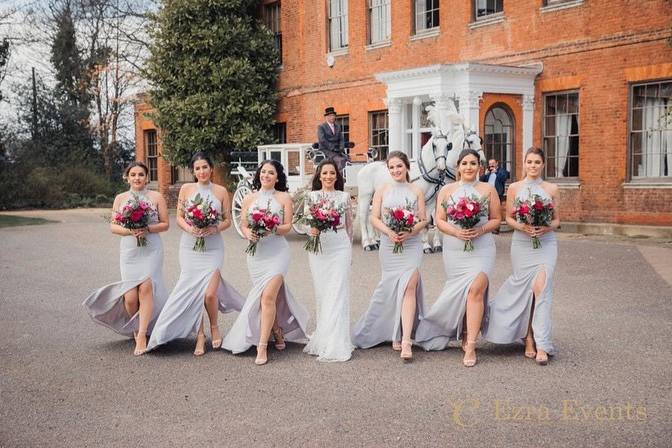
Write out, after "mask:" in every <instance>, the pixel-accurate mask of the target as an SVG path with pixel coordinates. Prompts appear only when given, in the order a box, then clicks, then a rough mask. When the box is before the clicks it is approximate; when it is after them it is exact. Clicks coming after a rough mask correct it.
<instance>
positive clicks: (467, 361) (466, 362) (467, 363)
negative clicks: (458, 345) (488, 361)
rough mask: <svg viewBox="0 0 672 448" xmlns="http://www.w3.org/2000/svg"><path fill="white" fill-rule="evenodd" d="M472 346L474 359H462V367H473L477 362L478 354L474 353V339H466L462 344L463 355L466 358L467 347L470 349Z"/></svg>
mask: <svg viewBox="0 0 672 448" xmlns="http://www.w3.org/2000/svg"><path fill="white" fill-rule="evenodd" d="M472 347H473V350H474V359H464V358H463V359H462V364H463V365H464V367H474V366H475V365H476V363H477V362H478V356H477V355H476V341H467V343H466V344H464V356H465V358H466V356H467V349H470V348H472Z"/></svg>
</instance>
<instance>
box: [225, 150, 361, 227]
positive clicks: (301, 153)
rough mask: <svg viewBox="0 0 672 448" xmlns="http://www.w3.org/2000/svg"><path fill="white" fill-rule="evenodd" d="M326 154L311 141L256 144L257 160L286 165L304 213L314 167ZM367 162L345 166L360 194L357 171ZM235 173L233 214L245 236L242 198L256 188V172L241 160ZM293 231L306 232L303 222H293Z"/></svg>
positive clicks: (290, 184)
mask: <svg viewBox="0 0 672 448" xmlns="http://www.w3.org/2000/svg"><path fill="white" fill-rule="evenodd" d="M323 158H324V154H323V153H322V152H321V151H319V150H316V149H314V148H313V144H311V143H285V144H277V145H262V146H258V147H257V163H261V162H262V161H264V160H276V161H278V162H280V164H281V165H282V166H283V167H284V169H285V173H286V174H287V187H288V188H289V194H290V195H292V198H293V200H294V210H295V216H296V213H301V212H302V210H303V197H304V194H305V192H306V191H308V190H310V185H309V183H310V181H311V179H312V178H313V174H314V173H315V168H316V167H317V165H318V164H319V163H320V161H321V160H322V159H323ZM365 164H366V162H348V164H347V166H346V167H345V173H344V177H345V181H346V184H345V185H346V189H347V191H349V192H350V194H351V195H353V196H355V195H356V194H357V188H356V180H357V172H358V171H359V170H360V169H361V168H362V167H363V166H364V165H365ZM233 174H234V175H235V176H237V177H238V184H237V185H236V191H235V192H234V194H233V199H232V205H231V213H232V215H233V224H234V226H235V228H236V231H237V232H238V235H240V236H241V238H242V237H243V233H242V232H241V229H240V213H241V208H242V204H243V199H244V198H245V196H247V195H248V194H250V193H252V192H253V191H254V187H253V185H252V181H253V179H254V172H250V171H248V170H246V169H245V168H244V167H243V166H242V164H238V166H236V167H235V168H234V169H233ZM293 227H294V231H295V232H297V233H299V234H305V233H306V232H307V229H305V228H304V227H303V226H302V225H300V224H294V225H293Z"/></svg>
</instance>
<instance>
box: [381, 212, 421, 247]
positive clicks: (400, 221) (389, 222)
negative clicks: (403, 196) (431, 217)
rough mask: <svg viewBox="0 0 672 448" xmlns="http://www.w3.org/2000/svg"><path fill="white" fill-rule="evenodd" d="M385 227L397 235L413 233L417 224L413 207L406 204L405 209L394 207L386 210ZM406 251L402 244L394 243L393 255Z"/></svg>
mask: <svg viewBox="0 0 672 448" xmlns="http://www.w3.org/2000/svg"><path fill="white" fill-rule="evenodd" d="M384 220H385V225H386V226H387V227H389V228H390V230H392V231H393V232H395V233H400V232H411V231H412V230H413V226H414V225H415V223H416V219H415V213H414V211H413V206H412V204H410V203H408V202H407V203H406V205H405V206H403V207H393V208H389V209H387V210H386V213H385V214H384ZM403 251H404V245H403V244H402V243H394V249H392V253H393V254H398V253H401V252H403Z"/></svg>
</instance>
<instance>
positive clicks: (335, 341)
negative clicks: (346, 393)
mask: <svg viewBox="0 0 672 448" xmlns="http://www.w3.org/2000/svg"><path fill="white" fill-rule="evenodd" d="M322 196H326V197H327V198H329V199H331V200H333V201H334V202H335V203H336V204H337V205H338V204H340V205H342V206H343V207H344V208H347V207H349V205H350V195H349V194H348V193H346V192H343V191H334V192H331V193H323V192H320V191H313V192H311V193H310V197H311V199H312V200H313V201H317V200H319V199H320V197H322ZM346 219H350V218H348V214H347V213H346V216H344V219H343V222H341V224H340V226H339V228H338V229H337V232H333V231H331V230H330V231H327V232H322V233H321V234H320V241H321V244H322V252H321V253H318V254H313V253H310V254H308V261H309V264H310V272H311V274H312V276H313V286H314V290H315V305H316V308H317V325H316V327H315V332H314V333H313V335H312V336H311V337H310V342H309V343H308V345H306V347H305V348H304V350H303V351H304V352H305V353H308V354H310V355H315V356H317V360H318V361H322V362H335V361H347V360H348V359H350V357H351V355H352V351H353V349H354V346H353V345H352V342H351V341H350V271H351V264H352V243H351V242H350V237H349V236H348V234H347V232H346V229H345V225H346V222H345V221H346Z"/></svg>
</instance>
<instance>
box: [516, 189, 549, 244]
mask: <svg viewBox="0 0 672 448" xmlns="http://www.w3.org/2000/svg"><path fill="white" fill-rule="evenodd" d="M513 207H514V210H513V217H514V218H515V219H516V221H518V222H520V223H522V224H527V225H530V226H532V227H541V226H549V225H551V221H553V211H554V209H555V206H554V205H553V202H552V201H551V200H550V199H548V198H544V197H542V196H540V195H538V194H530V196H528V198H527V199H526V200H522V199H519V198H516V200H515V201H514V202H513ZM540 247H541V241H540V240H539V238H538V237H536V236H533V237H532V249H539V248H540Z"/></svg>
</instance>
